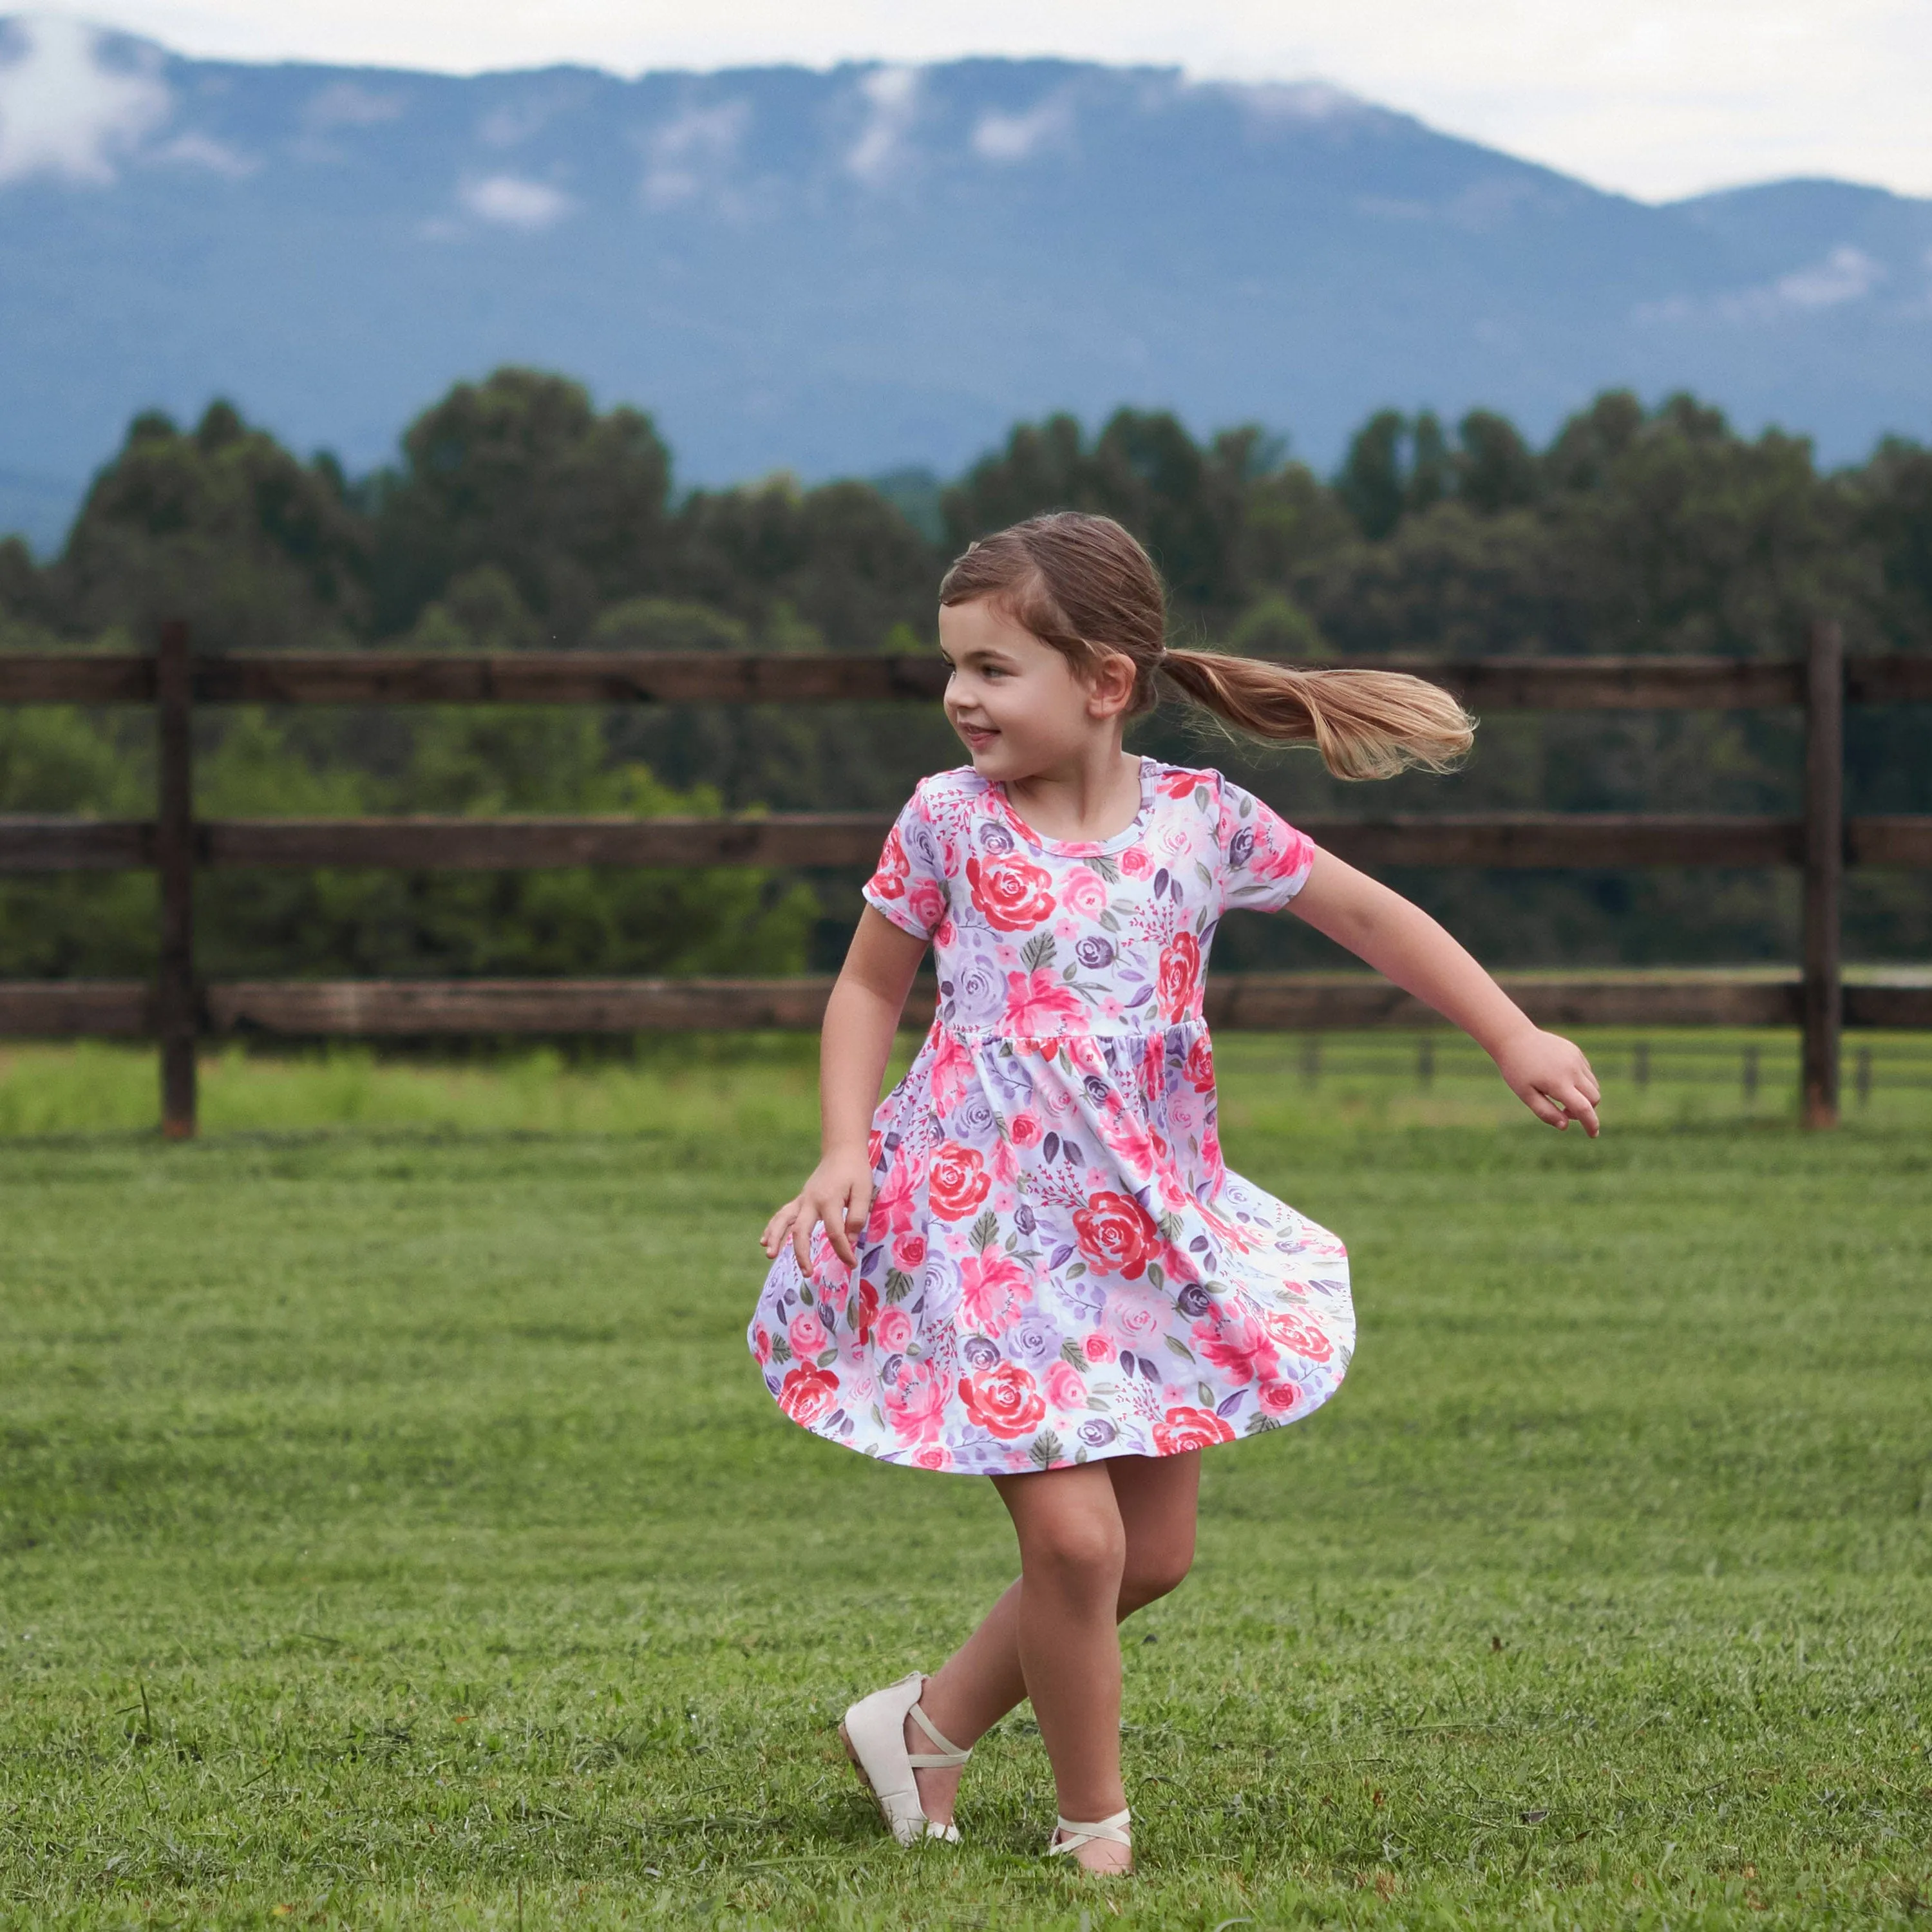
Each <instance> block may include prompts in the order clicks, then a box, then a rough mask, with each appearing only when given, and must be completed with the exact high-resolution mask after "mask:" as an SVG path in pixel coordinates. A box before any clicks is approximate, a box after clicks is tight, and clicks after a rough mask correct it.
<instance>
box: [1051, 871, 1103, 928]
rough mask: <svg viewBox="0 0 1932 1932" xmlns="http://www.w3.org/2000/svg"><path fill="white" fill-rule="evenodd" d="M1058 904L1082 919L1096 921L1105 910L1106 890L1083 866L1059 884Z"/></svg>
mask: <svg viewBox="0 0 1932 1932" xmlns="http://www.w3.org/2000/svg"><path fill="white" fill-rule="evenodd" d="M1060 903H1061V904H1062V905H1064V907H1066V908H1067V910H1068V911H1069V912H1073V913H1079V915H1080V916H1081V917H1082V919H1098V918H1099V917H1100V915H1101V914H1102V913H1103V912H1105V911H1106V910H1107V888H1106V886H1103V884H1102V883H1100V880H1098V879H1097V878H1096V877H1094V874H1092V873H1091V872H1090V871H1088V870H1087V868H1085V866H1084V865H1083V866H1082V867H1081V868H1080V869H1079V871H1074V872H1070V873H1068V874H1067V877H1066V878H1065V879H1064V880H1062V881H1061V887H1060Z"/></svg>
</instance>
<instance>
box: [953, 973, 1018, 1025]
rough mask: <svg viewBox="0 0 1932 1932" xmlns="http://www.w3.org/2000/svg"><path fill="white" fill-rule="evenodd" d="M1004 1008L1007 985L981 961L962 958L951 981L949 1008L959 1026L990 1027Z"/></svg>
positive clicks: (998, 974)
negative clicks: (951, 999)
mask: <svg viewBox="0 0 1932 1932" xmlns="http://www.w3.org/2000/svg"><path fill="white" fill-rule="evenodd" d="M1006 1005H1007V983H1006V981H1005V980H1004V978H1003V977H1001V974H1000V972H999V971H998V968H995V966H993V965H992V964H991V963H990V962H988V961H986V960H984V959H971V958H968V959H962V961H961V962H960V963H959V968H958V970H957V971H956V973H955V974H954V975H953V1011H954V1013H956V1015H957V1016H958V1019H959V1025H962V1026H990V1025H992V1023H993V1022H995V1020H997V1019H998V1018H999V1017H1000V1016H1001V1013H1004V1012H1005V1010H1006Z"/></svg>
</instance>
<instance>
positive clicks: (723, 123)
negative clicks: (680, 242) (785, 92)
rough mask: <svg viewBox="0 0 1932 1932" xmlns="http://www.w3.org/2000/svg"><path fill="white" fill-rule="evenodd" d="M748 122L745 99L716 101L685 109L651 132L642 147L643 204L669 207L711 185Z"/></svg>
mask: <svg viewBox="0 0 1932 1932" xmlns="http://www.w3.org/2000/svg"><path fill="white" fill-rule="evenodd" d="M750 125H751V103H750V102H749V101H718V102H717V103H715V104H713V105H712V106H710V107H695V106H694V107H687V108H685V109H684V110H682V112H681V113H679V114H677V115H675V116H674V117H673V118H671V119H670V120H669V121H666V122H665V123H664V125H663V126H662V127H658V128H655V129H653V130H652V133H651V136H650V138H649V141H648V142H646V153H647V154H648V157H649V159H648V162H647V163H646V167H645V170H644V184H643V194H644V199H646V201H647V202H649V203H650V204H651V205H652V207H653V208H669V207H670V206H673V205H674V204H676V202H680V201H688V200H690V199H691V198H692V197H693V196H695V195H697V194H699V193H702V192H703V189H704V188H705V187H706V185H707V184H715V182H716V181H717V180H718V177H719V176H720V175H721V174H722V173H723V172H724V170H725V169H727V167H728V166H730V163H731V161H732V160H733V157H735V156H736V154H737V151H738V148H739V144H740V143H741V142H742V141H743V139H744V138H745V129H746V128H747V127H749V126H750Z"/></svg>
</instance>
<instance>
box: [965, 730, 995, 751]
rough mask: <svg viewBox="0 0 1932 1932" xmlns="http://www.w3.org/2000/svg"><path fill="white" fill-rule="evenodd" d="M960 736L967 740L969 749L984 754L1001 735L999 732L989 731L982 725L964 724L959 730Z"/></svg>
mask: <svg viewBox="0 0 1932 1932" xmlns="http://www.w3.org/2000/svg"><path fill="white" fill-rule="evenodd" d="M959 735H960V736H961V737H962V738H964V739H965V740H966V743H967V745H968V748H969V749H971V750H972V751H984V750H985V749H986V747H987V746H988V745H990V744H991V743H992V742H993V740H994V739H995V738H997V737H998V736H999V735H1000V734H999V733H998V732H997V731H989V730H986V728H985V727H983V726H981V725H978V724H962V725H961V726H960V727H959Z"/></svg>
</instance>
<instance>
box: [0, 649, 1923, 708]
mask: <svg viewBox="0 0 1932 1932" xmlns="http://www.w3.org/2000/svg"><path fill="white" fill-rule="evenodd" d="M155 662H156V660H155V659H154V657H153V656H151V655H143V654H141V653H139V652H33V651H17V652H5V653H4V654H0V704H53V703H64V704H152V703H154V701H155V696H156V690H157V686H156V682H155V677H156V672H155ZM1376 668H1378V669H1381V670H1410V671H1414V672H1415V673H1418V675H1419V676H1424V677H1427V678H1428V679H1430V682H1432V683H1436V684H1439V685H1443V686H1444V687H1445V688H1447V689H1448V690H1450V691H1454V693H1455V694H1456V695H1457V697H1460V698H1461V699H1462V700H1463V701H1464V702H1465V703H1468V704H1470V705H1472V706H1474V707H1475V709H1478V710H1479V711H1480V710H1484V709H1489V710H1497V711H1511V710H1517V711H1672V710H1762V709H1772V708H1775V707H1777V706H1790V705H1802V703H1804V702H1805V666H1804V664H1802V662H1796V661H1791V660H1789V659H1776V658H1664V657H1655V658H1651V657H1631V658H1459V659H1444V658H1415V657H1405V656H1398V657H1391V658H1378V659H1376ZM189 685H190V699H191V701H192V702H193V703H197V704H611V705H625V704H758V703H770V704H809V703H834V702H840V701H857V702H862V703H878V702H885V701H890V700H901V701H905V702H913V701H919V700H932V699H934V698H936V697H938V696H939V694H940V693H941V691H943V690H944V688H945V685H946V667H945V666H944V664H942V663H941V661H939V659H938V658H936V657H927V656H916V655H910V654H908V655H904V656H897V655H884V656H882V655H864V656H860V655H833V654H831V653H826V654H823V655H817V654H804V653H801V654H799V655H760V654H757V653H754V652H723V651H717V652H671V651H517V652H462V651H448V652H444V651H434V652H428V651H419V652H407V651H356V650H344V651H296V650H289V651H280V650H278V651H237V652H229V653H226V654H223V655H205V656H196V657H195V658H192V659H191V660H190V673H189ZM1844 691H1845V697H1846V700H1848V701H1849V703H1853V704H1932V657H1911V656H1905V655H1887V656H1879V655H1869V656H1861V657H1854V658H1846V661H1845V671H1844Z"/></svg>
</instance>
